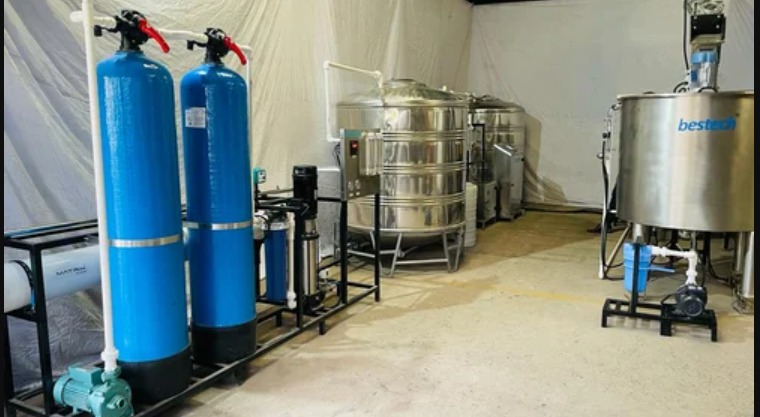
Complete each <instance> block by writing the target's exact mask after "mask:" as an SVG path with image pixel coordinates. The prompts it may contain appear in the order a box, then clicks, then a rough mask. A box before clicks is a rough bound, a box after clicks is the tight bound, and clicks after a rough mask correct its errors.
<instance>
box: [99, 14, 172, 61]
mask: <svg viewBox="0 0 760 417" xmlns="http://www.w3.org/2000/svg"><path fill="white" fill-rule="evenodd" d="M113 18H114V20H115V22H116V26H114V27H112V28H108V27H104V26H101V25H95V36H97V37H100V36H103V31H104V30H105V31H108V32H111V33H120V34H121V46H120V47H119V50H120V51H135V52H137V51H140V45H142V44H144V43H145V42H147V41H148V40H149V39H153V40H154V41H156V43H158V46H159V47H160V48H161V50H162V51H163V52H164V53H167V52H169V44H168V43H166V40H164V38H163V36H161V34H160V33H158V31H157V30H156V29H155V28H154V27H153V26H151V25H150V23H148V19H146V18H145V16H144V15H143V14H142V13H140V12H138V11H136V10H122V11H121V12H120V13H119V14H118V15H116V16H114V17H113Z"/></svg>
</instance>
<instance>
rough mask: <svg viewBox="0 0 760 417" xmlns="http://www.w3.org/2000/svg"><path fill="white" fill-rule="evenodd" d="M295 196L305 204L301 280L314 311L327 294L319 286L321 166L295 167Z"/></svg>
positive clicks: (309, 304) (306, 298) (308, 301)
mask: <svg viewBox="0 0 760 417" xmlns="http://www.w3.org/2000/svg"><path fill="white" fill-rule="evenodd" d="M293 199H294V200H296V201H298V202H299V203H300V204H302V205H303V207H304V211H303V230H300V231H299V233H301V236H302V238H303V249H302V251H301V271H302V272H301V279H302V284H303V287H302V288H303V294H304V299H305V300H306V311H309V312H313V311H316V310H318V309H319V308H320V307H321V306H322V301H323V300H324V297H325V294H324V291H322V288H320V286H319V232H317V212H318V211H317V205H318V202H317V167H315V166H313V165H296V166H294V167H293Z"/></svg>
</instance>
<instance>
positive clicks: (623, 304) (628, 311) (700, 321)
mask: <svg viewBox="0 0 760 417" xmlns="http://www.w3.org/2000/svg"><path fill="white" fill-rule="evenodd" d="M639 310H645V311H649V312H643V311H639ZM615 316H617V317H628V318H633V319H642V320H657V321H659V322H660V336H672V335H673V325H674V324H684V325H691V326H700V327H705V328H707V329H709V330H710V340H712V341H713V342H717V341H718V320H717V318H716V317H715V311H713V310H705V312H704V314H702V315H701V316H699V317H689V316H685V315H683V314H681V313H679V312H678V311H677V309H676V306H675V305H674V304H655V303H637V304H636V305H635V306H634V308H632V306H631V302H630V301H627V300H619V299H614V298H608V299H607V300H606V301H605V302H604V307H602V327H608V319H609V318H610V317H615Z"/></svg>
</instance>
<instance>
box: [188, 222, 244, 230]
mask: <svg viewBox="0 0 760 417" xmlns="http://www.w3.org/2000/svg"><path fill="white" fill-rule="evenodd" d="M252 224H253V221H252V220H243V221H242V222H232V223H200V222H185V226H187V228H188V229H210V230H237V229H245V228H246V227H251V225H252Z"/></svg>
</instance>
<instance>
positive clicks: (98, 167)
mask: <svg viewBox="0 0 760 417" xmlns="http://www.w3.org/2000/svg"><path fill="white" fill-rule="evenodd" d="M81 17H82V28H83V29H84V50H85V60H86V64H87V90H88V93H89V100H90V103H89V104H90V130H91V132H90V133H91V135H92V161H93V164H92V165H93V168H94V171H95V202H96V206H97V213H98V235H99V238H100V244H99V245H98V246H99V248H100V250H99V252H100V270H101V272H102V273H101V274H100V277H101V279H100V285H101V291H102V298H103V339H104V340H103V342H104V347H103V352H102V353H101V355H100V357H101V359H103V365H104V366H103V368H104V371H105V372H106V373H112V372H114V371H116V369H117V368H118V366H117V362H116V360H117V359H118V357H119V351H118V350H116V345H115V344H114V337H113V307H112V303H111V273H110V272H111V271H110V266H109V265H110V263H109V258H108V227H107V225H108V223H107V220H106V197H105V181H104V178H103V144H102V138H101V137H100V108H99V103H98V78H97V73H96V69H95V39H94V38H95V35H94V33H93V30H92V28H93V26H95V18H94V17H95V16H94V15H93V10H92V0H82V13H81Z"/></svg>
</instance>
